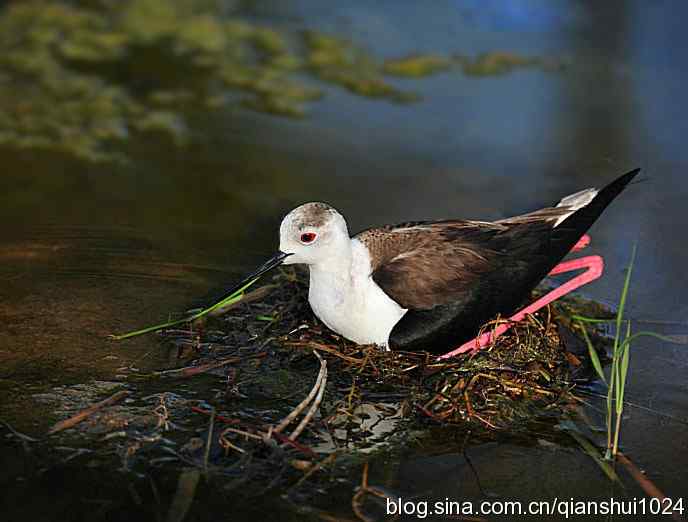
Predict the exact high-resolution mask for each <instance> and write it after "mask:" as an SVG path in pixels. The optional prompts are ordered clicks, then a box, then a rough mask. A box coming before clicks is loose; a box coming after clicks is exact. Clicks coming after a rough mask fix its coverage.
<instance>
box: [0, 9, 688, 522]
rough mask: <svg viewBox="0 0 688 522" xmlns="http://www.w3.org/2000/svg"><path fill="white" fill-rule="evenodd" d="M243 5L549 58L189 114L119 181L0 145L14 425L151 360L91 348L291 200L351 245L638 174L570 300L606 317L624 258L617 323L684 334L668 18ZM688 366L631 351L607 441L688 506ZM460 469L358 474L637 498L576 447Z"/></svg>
mask: <svg viewBox="0 0 688 522" xmlns="http://www.w3.org/2000/svg"><path fill="white" fill-rule="evenodd" d="M240 12H241V14H242V15H243V16H245V17H247V19H249V20H252V21H259V22H263V23H267V24H271V23H274V24H277V25H279V26H280V27H286V28H288V29H294V30H299V29H301V28H304V27H308V28H316V29H318V30H322V31H326V32H331V33H334V34H338V35H341V36H344V37H346V38H349V39H351V40H352V41H355V42H356V43H358V44H360V45H362V46H364V47H366V48H367V49H369V50H370V51H372V52H373V53H374V54H376V55H378V56H381V57H383V58H384V57H389V56H399V55H405V54H409V53H417V52H418V53H423V52H439V53H445V54H447V53H452V52H460V53H463V54H470V55H475V54H477V53H480V52H487V51H493V50H506V51H510V52H515V53H520V54H523V55H545V56H555V57H559V58H560V57H563V58H565V59H566V61H567V63H568V66H567V67H566V68H565V69H564V70H563V71H561V72H546V71H542V70H536V69H517V70H515V71H513V72H511V73H510V74H506V75H501V76H486V77H469V76H465V75H462V74H461V73H458V72H456V73H454V72H452V73H447V74H439V75H435V76H431V77H428V78H423V79H413V80H411V79H407V80H402V79H398V80H392V82H393V83H394V84H395V85H397V86H399V87H401V88H410V89H413V90H415V91H416V92H418V93H420V94H421V95H422V97H423V99H422V101H421V102H419V103H416V104H413V105H398V104H392V103H389V102H386V101H382V100H375V99H368V98H363V97H359V96H354V95H352V94H350V93H349V92H347V91H344V90H342V89H338V88H335V87H331V88H328V89H327V96H326V97H325V98H324V99H323V100H322V101H319V102H316V103H314V104H313V105H312V106H311V107H310V108H309V111H308V112H309V115H308V117H307V118H305V119H302V120H290V119H284V118H280V117H276V116H269V115H263V114H257V113H252V112H248V111H224V112H223V111H222V110H218V111H215V112H213V113H211V114H208V115H206V116H204V117H203V118H199V121H195V122H193V132H194V136H193V139H192V141H191V144H190V145H188V146H186V147H176V146H175V145H174V144H173V143H171V142H169V141H166V140H156V139H148V140H146V141H142V142H140V143H134V144H131V145H130V149H129V150H128V151H127V152H128V154H129V157H130V158H131V161H130V162H129V163H128V164H126V165H112V164H89V163H85V162H83V161H78V160H75V159H72V158H70V157H69V156H68V155H64V154H53V153H46V152H36V151H32V150H24V151H17V150H15V149H12V148H11V147H5V148H2V149H0V164H2V180H3V182H2V185H3V188H2V191H1V192H0V218H1V219H0V321H1V324H2V326H0V333H1V334H2V342H0V363H1V365H2V366H1V370H0V387H1V389H2V390H3V391H2V396H3V399H2V400H0V411H2V416H3V417H6V418H8V419H11V420H12V422H13V424H14V425H15V426H16V427H17V428H18V429H21V430H23V431H25V432H28V433H37V432H39V431H40V430H41V429H44V428H45V426H46V425H47V424H46V422H47V421H46V419H45V418H42V417H40V418H35V417H34V416H32V415H30V414H27V413H26V407H27V405H28V404H30V400H29V399H28V395H30V393H31V390H33V389H40V388H41V387H44V386H46V385H47V384H51V383H52V384H62V383H76V382H82V381H85V380H88V379H91V378H94V377H98V378H108V377H112V376H113V374H114V372H115V370H116V368H118V367H120V366H124V365H125V364H130V363H131V362H132V361H137V364H139V365H140V366H142V367H148V368H156V367H158V366H159V365H161V364H163V363H164V362H165V359H164V358H165V356H164V354H159V353H157V351H156V347H157V346H158V345H157V343H156V342H155V340H154V339H151V338H143V339H138V340H134V341H131V342H128V343H126V344H121V345H113V344H111V343H110V342H108V341H107V340H105V339H104V336H105V335H106V334H108V333H111V332H113V331H115V332H116V331H124V330H129V329H132V328H135V327H137V326H139V325H145V324H149V323H152V322H156V321H159V320H161V319H164V318H166V314H167V312H168V311H177V310H183V309H185V308H188V307H189V306H190V305H193V304H195V303H197V302H198V299H200V298H204V297H208V296H213V295H216V294H217V293H218V292H220V291H221V290H222V288H223V287H226V286H227V285H228V284H229V283H231V282H232V281H234V280H235V279H236V278H237V277H238V276H239V275H240V274H241V273H243V272H245V271H247V270H248V269H250V268H252V267H253V266H254V265H255V264H257V263H258V262H260V261H261V260H262V259H263V258H264V257H266V256H267V255H269V254H270V253H271V252H272V250H273V249H274V248H275V247H276V244H277V225H278V223H279V221H280V219H281V216H282V215H283V214H284V213H285V212H286V211H288V210H289V209H290V208H292V207H293V206H295V205H297V204H299V203H301V202H304V201H309V200H323V201H327V202H329V203H330V204H332V205H333V206H335V207H337V208H338V209H339V210H340V211H341V212H342V213H343V214H344V215H345V216H347V218H348V221H349V226H350V229H351V230H357V229H359V228H363V227H365V226H368V225H371V224H379V223H387V222H397V221H404V220H409V219H418V218H440V217H468V218H477V219H494V218H500V217H504V216H508V215H511V214H515V213H518V212H523V211H528V210H531V209H534V208H537V207H538V206H539V205H543V204H549V203H551V202H553V201H556V200H558V199H559V198H560V197H561V196H563V195H565V194H567V193H570V192H573V191H576V190H579V189H582V188H585V187H588V186H600V185H601V184H604V183H605V182H607V181H608V180H610V179H611V178H613V177H614V176H616V175H618V174H621V173H623V172H625V171H627V170H630V169H631V168H633V167H642V168H643V172H644V178H645V181H643V182H642V183H639V184H636V185H633V186H632V187H630V188H629V190H628V191H627V192H626V193H625V194H624V195H623V196H622V197H621V198H620V199H619V200H618V201H617V202H615V203H614V205H613V206H612V207H611V208H610V209H609V211H608V212H607V213H606V214H605V215H604V216H603V218H602V219H601V220H600V222H599V223H598V224H596V225H595V226H594V228H593V229H592V230H591V234H592V238H593V243H592V247H591V251H592V252H594V253H599V254H601V255H603V256H604V258H605V261H606V266H607V270H606V273H605V276H604V278H603V279H601V280H599V281H597V282H595V283H594V284H593V285H591V286H590V287H588V288H586V289H585V293H586V294H587V295H589V296H591V297H593V298H595V299H597V300H600V301H602V302H608V303H615V302H616V300H617V296H618V294H619V292H620V289H621V286H622V282H623V277H624V273H623V270H622V269H623V267H624V266H625V263H626V262H627V261H628V259H629V257H630V253H631V249H632V245H633V243H634V242H637V244H638V258H637V263H636V266H635V271H634V276H633V282H632V287H631V293H630V297H629V305H628V307H629V313H630V315H631V316H632V318H633V319H634V320H636V322H637V326H636V327H635V328H636V329H641V328H642V329H651V330H654V331H657V332H660V333H667V334H673V335H677V336H680V335H685V334H687V333H688V300H686V298H685V296H686V293H687V291H688V278H687V277H686V275H685V269H686V266H688V249H686V246H685V243H686V229H687V227H688V212H687V211H686V206H685V201H686V200H687V199H688V175H687V173H686V169H688V147H686V146H685V143H684V141H685V136H687V135H688V104H687V103H686V95H685V92H686V85H688V82H687V80H688V72H687V70H686V67H685V63H686V60H687V59H688V53H687V49H688V39H687V37H686V34H685V29H684V27H683V25H684V24H683V22H682V21H683V20H685V17H686V16H688V7H687V6H686V4H684V3H683V2H678V1H674V2H669V1H666V2H652V3H650V2H641V1H637V2H617V1H613V2H605V3H600V2H579V1H569V2H567V1H561V2H558V3H556V4H554V3H551V2H545V1H544V0H543V1H532V2H516V1H507V2H497V1H494V2H492V1H489V2H485V1H480V2H479V1H470V0H466V1H462V2H459V1H438V2H433V3H432V4H428V3H426V2H414V3H412V2H391V1H390V2H387V1H385V2H376V3H370V2H342V3H339V4H338V5H334V4H331V3H327V5H325V4H323V3H321V2H315V1H288V2H285V1H279V2H277V1H262V2H261V1H257V2H250V3H246V4H245V5H243V4H242V7H241V9H240ZM144 354H145V356H144ZM113 356H114V357H113ZM687 371H688V347H686V346H685V345H682V344H670V343H665V342H662V341H656V340H642V341H639V342H638V343H637V344H636V345H634V347H633V352H632V355H631V372H630V381H629V383H628V385H627V397H628V400H629V401H630V402H631V403H633V404H636V405H638V406H639V407H629V408H627V410H626V411H627V414H626V416H625V418H624V427H623V432H622V439H623V448H624V450H625V452H626V453H627V454H629V455H631V456H632V457H633V458H634V460H635V461H636V462H637V463H638V464H639V466H640V467H642V468H643V469H644V470H645V471H646V473H647V475H648V476H649V477H650V478H651V479H652V480H653V481H654V482H655V483H656V484H657V486H658V487H659V488H660V489H662V490H663V491H664V492H665V493H666V494H667V496H670V497H678V496H680V495H683V496H685V495H686V491H687V489H686V481H687V480H688V474H687V472H686V464H687V463H688V415H687V414H686V407H687V406H688V399H687V398H686V397H687V392H688V380H686V374H687ZM650 410H653V411H650ZM657 412H661V413H662V414H664V415H659V414H658V413H657ZM591 415H592V416H595V415H597V414H596V413H595V411H593V410H591ZM471 453H472V455H473V458H472V462H473V466H474V467H475V468H476V470H477V472H478V475H479V479H480V483H481V486H482V490H483V491H482V492H481V491H480V489H479V488H478V487H477V486H476V482H475V477H474V474H473V472H472V471H471V470H470V468H469V467H468V466H467V464H466V461H465V460H463V457H462V456H461V454H460V452H458V450H457V446H456V445H455V446H452V445H447V446H445V449H444V450H443V449H441V448H440V449H438V448H432V451H430V450H428V453H427V454H424V453H423V452H419V453H418V454H413V455H408V456H407V457H406V458H404V459H401V460H400V461H399V462H394V463H386V464H384V465H382V464H380V465H379V466H378V467H377V468H376V467H375V465H373V467H372V468H371V473H372V476H371V480H374V481H375V482H376V483H378V484H380V485H382V484H389V485H393V486H394V487H395V489H396V490H398V491H402V492H403V493H404V495H405V496H407V497H412V496H414V495H419V494H422V495H431V496H433V497H437V498H440V499H441V498H444V497H449V498H450V499H459V500H462V499H465V498H471V499H480V498H483V494H484V492H485V491H488V492H491V493H494V494H496V495H498V496H499V498H506V499H537V500H546V499H551V498H554V497H559V498H566V499H568V498H570V497H574V498H576V499H592V498H604V497H608V496H612V495H614V496H624V497H634V496H638V497H640V496H642V492H641V491H640V490H639V489H638V488H637V486H635V485H634V484H633V483H632V482H628V489H627V490H625V491H622V490H619V488H618V486H616V487H612V486H610V485H609V482H608V480H607V479H606V477H605V476H604V475H603V474H602V473H601V472H600V471H599V469H598V468H597V467H596V465H595V463H594V461H592V460H591V459H590V458H589V457H588V456H586V455H585V453H584V452H583V451H582V450H575V449H568V450H562V449H552V448H551V447H549V446H547V445H542V444H539V443H538V440H537V436H535V435H534V436H533V437H532V438H531V439H530V440H528V439H527V438H526V439H525V440H524V439H519V440H517V441H514V442H513V443H504V444H488V445H479V444H478V445H475V446H474V447H472V448H471ZM438 479H440V480H438ZM8 480H12V479H11V478H10V479H8ZM344 496H345V495H344ZM344 496H343V497H342V498H344ZM686 501H688V498H687V499H686ZM270 510H271V509H270V507H269V504H266V505H265V512H270ZM53 514H55V513H53ZM254 514H255V513H254ZM50 518H51V517H50V515H49V514H46V515H45V516H42V518H41V519H46V520H47V519H50ZM65 518H68V517H66V516H65Z"/></svg>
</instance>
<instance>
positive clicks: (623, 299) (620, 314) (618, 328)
mask: <svg viewBox="0 0 688 522" xmlns="http://www.w3.org/2000/svg"><path fill="white" fill-rule="evenodd" d="M637 250H638V245H637V244H634V245H633V251H632V252H631V260H630V261H629V263H628V268H627V269H626V278H625V279H624V285H623V289H622V290H621V299H620V300H619V309H618V311H617V313H616V336H615V337H614V354H615V355H618V353H617V351H618V349H619V339H620V338H621V322H622V321H623V314H624V309H625V308H626V298H627V297H628V289H629V287H630V285H631V274H632V273H633V265H634V264H635V254H636V252H637Z"/></svg>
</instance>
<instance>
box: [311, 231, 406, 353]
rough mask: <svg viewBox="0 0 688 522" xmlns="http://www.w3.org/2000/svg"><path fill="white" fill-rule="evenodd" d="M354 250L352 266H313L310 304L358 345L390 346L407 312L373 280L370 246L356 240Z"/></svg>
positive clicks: (316, 313)
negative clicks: (395, 331) (389, 342)
mask: <svg viewBox="0 0 688 522" xmlns="http://www.w3.org/2000/svg"><path fill="white" fill-rule="evenodd" d="M351 248H352V254H353V258H352V262H351V263H350V264H349V263H346V264H343V263H342V264H341V265H337V263H336V262H335V263H333V264H329V265H328V266H327V267H326V268H321V267H318V266H311V267H310V288H309V290H308V302H309V303H310V305H311V308H312V309H313V312H314V313H315V315H317V316H318V318H319V319H320V320H321V321H322V322H323V323H325V325H327V327H328V328H330V329H331V330H334V331H335V332H337V333H338V334H340V335H343V336H344V337H346V338H347V339H349V340H351V341H353V342H355V343H358V344H378V345H380V346H387V342H388V340H389V334H390V332H391V331H392V328H394V325H396V324H397V322H399V319H401V318H402V317H403V316H404V314H405V313H406V309H404V308H402V307H400V306H399V305H398V304H397V303H396V302H395V301H393V300H392V299H391V298H390V297H389V296H387V294H385V293H384V292H383V291H382V289H381V288H380V287H379V286H378V285H377V284H376V283H375V281H373V279H372V277H371V276H370V272H371V265H370V255H369V254H368V250H367V249H366V247H365V246H364V245H363V244H362V243H361V242H360V241H359V240H357V239H352V240H351ZM347 265H348V266H347Z"/></svg>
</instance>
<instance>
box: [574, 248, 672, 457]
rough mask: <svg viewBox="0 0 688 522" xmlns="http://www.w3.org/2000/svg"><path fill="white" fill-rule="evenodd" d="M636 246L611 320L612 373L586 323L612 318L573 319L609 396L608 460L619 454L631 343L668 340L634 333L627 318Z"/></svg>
mask: <svg viewBox="0 0 688 522" xmlns="http://www.w3.org/2000/svg"><path fill="white" fill-rule="evenodd" d="M636 250H637V247H636V246H635V245H634V246H633V251H632V253H631V259H630V261H629V264H628V268H627V269H626V277H625V279H624V284H623V288H622V290H621V296H620V298H619V307H618V310H617V312H616V316H615V317H614V318H613V319H612V320H611V321H613V322H614V323H615V335H614V341H613V346H612V353H611V356H612V361H611V368H610V371H609V376H606V375H605V372H604V369H603V367H602V363H601V362H600V359H599V356H598V354H597V351H596V349H595V346H594V345H593V343H592V341H591V339H590V336H589V335H588V331H587V328H586V326H585V324H586V323H593V324H594V323H608V322H610V319H594V318H590V317H585V316H582V315H574V316H573V319H574V320H575V321H576V322H577V323H578V327H579V328H580V330H581V332H582V333H583V338H584V339H585V343H586V345H587V347H588V352H589V354H590V360H591V362H592V364H593V367H594V368H595V371H596V372H597V375H598V376H599V377H600V379H602V381H603V382H604V383H605V384H606V386H607V397H606V425H607V450H606V453H605V459H606V460H613V459H614V458H616V456H617V454H618V453H619V435H620V433H621V419H622V417H623V411H624V395H625V391H626V379H627V377H628V369H629V364H630V353H631V345H632V343H633V342H634V341H635V340H636V339H638V338H639V337H643V336H650V337H655V338H658V339H662V340H669V339H667V338H666V337H664V336H662V335H659V334H656V333H654V332H637V333H635V334H633V335H631V320H630V319H625V318H624V312H625V308H626V301H627V298H628V291H629V288H630V282H631V274H632V273H633V264H634V263H635V257H636Z"/></svg>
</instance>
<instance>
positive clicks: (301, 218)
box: [280, 203, 351, 265]
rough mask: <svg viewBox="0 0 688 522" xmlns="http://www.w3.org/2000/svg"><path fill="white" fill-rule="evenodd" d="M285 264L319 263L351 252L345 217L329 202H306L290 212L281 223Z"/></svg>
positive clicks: (281, 244)
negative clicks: (285, 255) (286, 255)
mask: <svg viewBox="0 0 688 522" xmlns="http://www.w3.org/2000/svg"><path fill="white" fill-rule="evenodd" d="M280 250H281V251H282V252H284V253H286V254H289V256H288V257H286V258H285V259H284V261H283V262H284V264H285V265H287V264H305V265H317V264H319V263H326V262H328V261H332V260H333V259H337V258H341V257H343V256H347V255H350V251H351V245H350V238H349V230H348V228H347V226H346V221H345V220H344V217H343V216H342V215H341V214H340V213H339V212H337V210H335V209H334V208H332V207H331V206H329V205H327V204H325V203H305V204H303V205H301V206H300V207H296V208H295V209H294V210H292V211H291V212H289V214H287V215H286V216H285V217H284V219H283V220H282V224H281V225H280Z"/></svg>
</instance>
